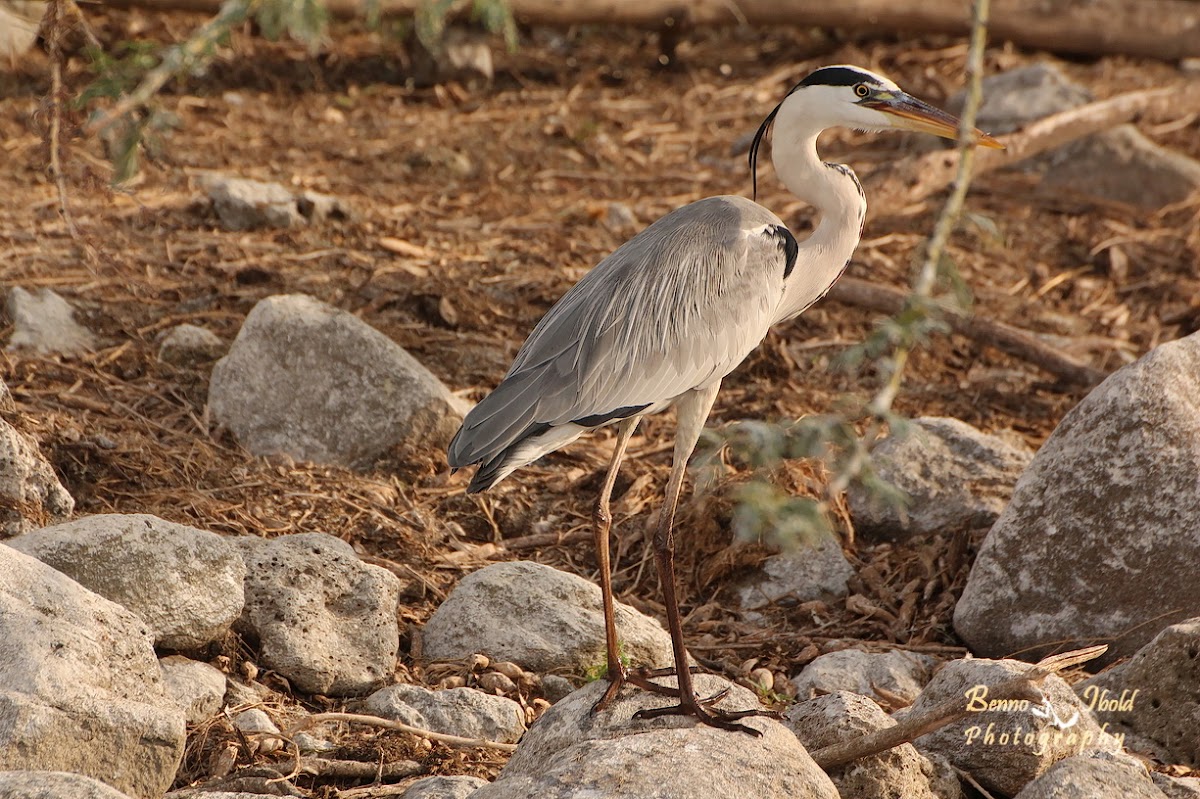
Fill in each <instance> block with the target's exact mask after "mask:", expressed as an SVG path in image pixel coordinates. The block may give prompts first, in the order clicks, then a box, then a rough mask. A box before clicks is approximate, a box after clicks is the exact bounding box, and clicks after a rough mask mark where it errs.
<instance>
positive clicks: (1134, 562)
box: [954, 334, 1200, 663]
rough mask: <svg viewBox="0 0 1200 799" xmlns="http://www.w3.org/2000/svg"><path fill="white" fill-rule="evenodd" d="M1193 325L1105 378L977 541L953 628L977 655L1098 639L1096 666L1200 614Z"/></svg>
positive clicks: (1040, 650)
mask: <svg viewBox="0 0 1200 799" xmlns="http://www.w3.org/2000/svg"><path fill="white" fill-rule="evenodd" d="M1198 396H1200V334H1194V335H1192V336H1189V337H1187V338H1185V339H1181V340H1179V341H1173V342H1170V343H1168V344H1163V345H1162V346H1160V347H1157V348H1155V349H1154V350H1152V351H1151V352H1150V353H1148V354H1147V355H1145V356H1144V357H1142V358H1141V359H1140V360H1138V361H1136V362H1135V363H1132V364H1130V365H1129V366H1126V367H1124V368H1122V369H1120V370H1118V371H1117V372H1115V373H1113V374H1112V375H1109V377H1108V379H1106V380H1105V381H1104V382H1103V383H1101V384H1100V385H1099V386H1098V387H1097V388H1096V389H1094V390H1093V391H1092V393H1091V394H1089V395H1088V396H1087V397H1086V398H1084V400H1083V402H1081V403H1079V405H1078V406H1076V407H1075V408H1073V409H1072V410H1071V411H1070V412H1068V413H1067V415H1066V416H1065V417H1064V418H1063V420H1062V422H1061V423H1060V424H1059V425H1058V428H1057V429H1056V430H1055V431H1054V433H1053V434H1051V436H1050V438H1049V439H1047V441H1046V443H1045V445H1043V447H1042V449H1041V451H1039V452H1038V453H1037V455H1036V456H1034V459H1033V461H1032V462H1031V463H1030V465H1029V468H1028V469H1026V470H1025V473H1024V474H1023V475H1022V476H1021V479H1020V481H1019V482H1018V483H1017V487H1016V489H1015V490H1014V492H1013V497H1012V501H1011V502H1010V503H1009V504H1008V506H1007V507H1006V508H1005V509H1004V512H1003V513H1002V514H1001V516H1000V518H999V520H997V522H996V524H995V525H994V526H993V527H992V529H991V531H990V532H989V533H988V535H987V538H986V539H985V540H984V542H983V545H982V546H981V548H980V551H979V555H978V557H977V558H976V560H975V564H974V566H973V567H972V569H971V574H970V577H969V578H968V580H967V585H966V588H965V589H964V591H963V594H962V598H961V599H960V600H959V602H958V605H957V606H956V607H955V610H954V629H955V630H956V631H957V632H958V634H959V636H961V637H962V639H963V640H964V641H965V642H966V643H967V645H968V646H969V647H970V648H971V650H972V651H973V652H975V653H976V654H981V655H987V656H994V655H1001V654H1004V653H1007V652H1020V653H1022V657H1029V658H1038V657H1041V656H1042V655H1045V654H1047V653H1048V652H1050V651H1052V650H1053V651H1060V650H1065V649H1071V648H1074V647H1077V646H1087V645H1090V644H1094V643H1097V642H1098V641H1105V642H1109V643H1110V647H1109V650H1108V652H1107V653H1106V654H1105V655H1104V657H1103V658H1101V663H1108V662H1111V661H1112V660H1114V659H1116V658H1119V657H1125V656H1128V655H1132V654H1133V653H1134V652H1136V651H1137V649H1138V648H1139V647H1141V646H1143V645H1144V644H1146V643H1147V642H1148V641H1149V640H1150V639H1151V638H1152V637H1154V635H1156V634H1157V633H1158V631H1159V630H1161V629H1163V628H1164V627H1166V626H1167V625H1169V624H1172V623H1174V622H1178V621H1181V620H1183V619H1186V618H1189V617H1192V616H1200V590H1198V588H1197V586H1198V584H1197V581H1196V579H1195V564H1196V563H1197V562H1200V494H1198V493H1197V491H1196V463H1197V462H1200V415H1198V413H1197V405H1196V398H1197V397H1198Z"/></svg>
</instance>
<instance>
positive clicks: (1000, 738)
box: [908, 659, 1119, 796]
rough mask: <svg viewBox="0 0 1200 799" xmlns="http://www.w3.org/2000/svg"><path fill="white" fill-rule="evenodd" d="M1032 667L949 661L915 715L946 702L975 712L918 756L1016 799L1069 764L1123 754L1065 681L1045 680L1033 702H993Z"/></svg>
mask: <svg viewBox="0 0 1200 799" xmlns="http://www.w3.org/2000/svg"><path fill="white" fill-rule="evenodd" d="M1031 668H1033V667H1032V666H1030V665H1029V664H1027V663H1021V662H1020V661H1016V660H982V659H965V660H955V661H951V662H950V663H947V664H946V665H945V666H943V667H942V668H941V669H940V670H939V671H938V673H937V674H935V675H934V677H933V679H932V680H931V681H930V682H929V685H927V686H925V690H924V691H922V692H921V695H920V696H918V697H917V701H915V702H913V704H912V706H911V707H910V708H909V710H908V713H910V714H912V715H916V714H920V713H923V712H925V711H928V710H929V709H930V708H933V707H936V706H938V705H940V704H942V703H944V702H947V701H957V702H962V701H965V702H966V703H967V705H966V706H967V710H968V711H969V712H968V714H967V717H966V718H964V719H962V720H961V721H956V722H954V723H953V724H948V725H946V726H944V727H941V728H939V729H938V730H936V731H934V732H931V733H929V734H927V735H923V736H921V737H920V738H917V739H916V740H915V741H914V742H913V743H914V744H915V745H916V747H917V750H918V751H921V752H923V753H926V754H929V753H933V754H937V755H941V756H942V757H944V758H946V759H947V760H949V761H950V763H951V764H952V765H954V766H955V767H957V768H960V769H962V770H964V771H967V772H970V773H971V775H972V776H973V777H974V778H975V779H977V780H978V781H979V782H980V783H981V784H982V785H983V786H984V787H985V788H987V789H988V790H991V791H996V792H999V793H1001V794H1004V795H1006V796H1010V795H1012V794H1014V793H1016V792H1017V791H1019V790H1021V788H1022V787H1023V786H1024V785H1025V784H1026V783H1027V782H1029V781H1030V780H1032V779H1034V778H1035V777H1037V776H1038V775H1039V774H1042V773H1043V772H1045V771H1046V769H1048V768H1050V766H1052V765H1054V764H1055V763H1056V762H1058V761H1059V760H1062V759H1063V758H1066V757H1071V756H1072V755H1077V754H1080V753H1081V752H1084V751H1091V750H1095V749H1103V748H1108V749H1116V748H1119V747H1118V744H1117V742H1116V741H1115V740H1113V739H1112V738H1110V737H1108V736H1106V735H1104V733H1103V732H1102V731H1101V729H1100V726H1099V725H1098V724H1097V723H1096V720H1095V719H1094V718H1093V717H1092V714H1091V712H1090V711H1088V709H1087V708H1086V707H1084V705H1083V703H1082V702H1080V701H1079V699H1078V698H1077V697H1076V696H1075V694H1074V693H1072V691H1071V686H1069V685H1067V683H1066V681H1064V680H1063V679H1062V678H1061V677H1058V676H1050V677H1047V678H1045V679H1044V680H1042V682H1041V684H1040V694H1037V693H1035V694H1034V695H1033V699H1017V700H1014V701H1013V702H1009V703H1005V704H1003V705H1000V706H992V705H991V704H990V702H991V701H992V700H993V699H994V698H995V696H994V695H992V694H991V693H990V689H991V688H992V687H994V686H996V685H999V684H1000V683H1003V682H1006V681H1008V680H1010V679H1013V678H1014V677H1017V676H1019V675H1021V674H1023V673H1025V672H1027V671H1028V670H1029V669H1031Z"/></svg>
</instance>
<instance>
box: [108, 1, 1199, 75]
mask: <svg viewBox="0 0 1200 799" xmlns="http://www.w3.org/2000/svg"><path fill="white" fill-rule="evenodd" d="M103 2H104V3H105V4H106V5H112V6H118V7H131V6H136V7H140V8H148V9H152V10H154V11H157V12H162V11H167V10H187V11H204V12H208V13H215V12H216V11H217V9H218V8H219V7H220V6H221V0H103ZM422 2H424V0H378V13H379V14H380V16H383V17H396V16H411V15H412V14H413V12H414V11H415V10H416V8H417V7H418V6H419V5H421V3H422ZM325 5H326V8H327V9H328V11H329V13H330V14H331V15H333V16H335V17H342V18H362V17H364V16H366V13H367V9H368V7H370V5H371V3H370V2H368V0H326V3H325ZM460 5H463V4H460ZM509 6H510V8H511V9H512V12H513V15H514V16H515V17H516V18H517V19H518V20H521V21H522V22H527V23H532V24H538V25H557V26H571V25H582V24H606V25H631V26H637V27H644V28H664V27H667V26H670V25H674V26H676V27H682V26H697V27H699V26H715V25H742V24H751V25H798V26H824V27H831V28H848V27H849V28H873V29H880V30H887V31H889V32H895V31H918V32H923V33H949V34H956V35H965V34H966V33H968V32H969V31H970V30H971V8H970V4H968V3H963V2H961V0H922V2H920V3H896V2H892V0H842V2H839V3H830V2H828V0H736V2H731V0H690V2H686V3H685V2H680V0H575V2H564V0H509ZM991 34H992V36H993V38H994V39H997V40H1005V39H1007V40H1009V41H1012V42H1014V43H1016V44H1019V45H1022V46H1024V47H1030V48H1034V49H1044V50H1050V51H1052V52H1059V53H1086V54H1091V55H1103V54H1116V53H1121V54H1125V55H1134V56H1142V57H1145V58H1157V59H1165V60H1176V59H1180V58H1187V57H1192V56H1200V13H1197V9H1196V5H1195V4H1194V3H1192V2H1188V0H1089V2H1087V3H1080V2H1076V0H996V8H995V9H994V11H993V14H992V22H991Z"/></svg>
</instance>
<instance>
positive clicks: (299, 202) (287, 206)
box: [200, 174, 350, 230]
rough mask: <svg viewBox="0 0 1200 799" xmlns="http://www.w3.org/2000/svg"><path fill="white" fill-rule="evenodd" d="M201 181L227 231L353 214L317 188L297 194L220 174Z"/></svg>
mask: <svg viewBox="0 0 1200 799" xmlns="http://www.w3.org/2000/svg"><path fill="white" fill-rule="evenodd" d="M200 183H201V186H202V188H203V189H204V190H205V192H206V193H207V194H208V197H209V199H210V200H211V201H212V204H213V209H214V210H216V212H217V218H218V219H220V220H221V227H223V228H225V229H226V230H254V229H256V228H293V227H303V226H304V225H307V224H309V223H310V222H323V221H325V220H326V219H329V218H331V217H333V218H343V219H344V218H347V217H349V216H350V210H349V208H348V207H347V206H345V205H344V204H343V203H342V202H341V201H340V200H338V199H337V198H336V197H330V196H328V195H325V194H318V193H317V192H315V191H301V192H299V193H296V192H293V191H291V190H290V189H288V188H286V187H285V186H281V185H280V184H278V183H264V182H262V181H258V180H247V179H246V178H235V177H230V176H229V175H220V174H209V175H205V176H204V177H203V178H201V181H200Z"/></svg>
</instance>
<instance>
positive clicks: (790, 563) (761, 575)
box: [738, 539, 854, 610]
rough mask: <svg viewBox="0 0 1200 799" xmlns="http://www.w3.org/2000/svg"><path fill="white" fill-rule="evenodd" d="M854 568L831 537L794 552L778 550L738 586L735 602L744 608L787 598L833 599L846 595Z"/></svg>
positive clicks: (758, 606) (763, 605) (754, 608)
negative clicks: (776, 553) (736, 600)
mask: <svg viewBox="0 0 1200 799" xmlns="http://www.w3.org/2000/svg"><path fill="white" fill-rule="evenodd" d="M853 576H854V567H853V566H851V565H850V561H848V560H847V559H846V556H845V555H844V554H842V547H841V545H840V544H838V542H837V541H835V540H833V539H826V540H823V541H820V542H819V543H817V544H816V545H814V546H811V547H804V548H803V549H800V550H797V551H795V552H781V553H779V554H778V555H772V556H771V557H769V558H767V559H766V560H765V561H763V563H762V566H760V567H759V568H758V569H756V570H755V571H754V573H752V574H751V575H749V576H748V578H747V579H746V580H745V581H744V582H743V583H742V584H741V586H740V587H739V588H738V601H739V603H740V604H741V606H742V608H743V609H744V610H757V609H760V608H763V607H766V606H767V605H770V604H773V603H776V602H779V601H780V600H784V599H787V600H790V601H792V602H808V601H810V600H813V599H825V600H828V599H836V598H838V597H843V596H846V594H848V593H849V592H850V591H849V588H848V584H849V581H850V578H851V577H853Z"/></svg>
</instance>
